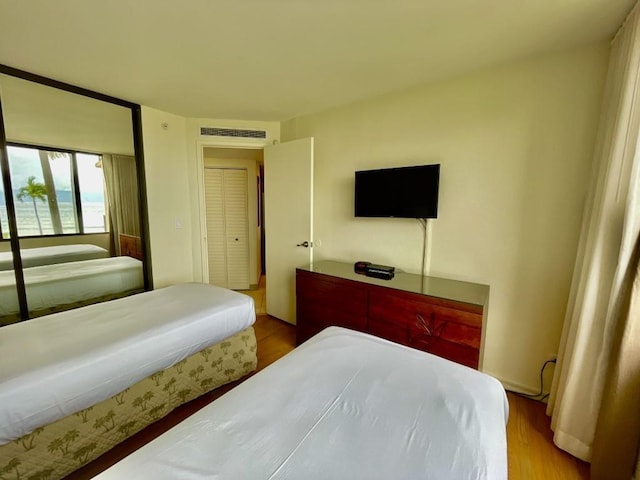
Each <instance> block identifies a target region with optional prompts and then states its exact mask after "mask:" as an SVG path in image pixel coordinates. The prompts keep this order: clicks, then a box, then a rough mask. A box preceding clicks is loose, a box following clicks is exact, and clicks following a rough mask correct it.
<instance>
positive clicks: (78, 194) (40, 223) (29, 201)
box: [0, 145, 107, 237]
mask: <svg viewBox="0 0 640 480" xmlns="http://www.w3.org/2000/svg"><path fill="white" fill-rule="evenodd" d="M7 150H8V154H9V170H10V174H11V184H12V188H13V198H14V204H15V210H16V222H17V224H18V234H19V236H21V237H27V236H38V235H61V234H77V233H96V232H105V231H107V228H106V222H105V198H104V178H103V175H102V168H101V163H100V160H101V157H100V155H93V154H87V153H79V152H73V151H61V150H57V151H50V150H45V149H38V148H33V147H25V146H20V145H9V146H8V147H7ZM2 209H4V211H3V212H2V214H0V217H1V218H3V219H4V218H5V217H6V208H5V207H4V205H2ZM3 215H4V216H3ZM7 231H8V228H7ZM2 232H3V235H4V236H5V237H6V236H8V232H6V231H5V226H4V223H3V225H2Z"/></svg>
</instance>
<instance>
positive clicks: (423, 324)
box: [416, 313, 431, 335]
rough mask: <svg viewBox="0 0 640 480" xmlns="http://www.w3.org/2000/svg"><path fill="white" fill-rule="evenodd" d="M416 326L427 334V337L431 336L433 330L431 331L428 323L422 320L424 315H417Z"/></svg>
mask: <svg viewBox="0 0 640 480" xmlns="http://www.w3.org/2000/svg"><path fill="white" fill-rule="evenodd" d="M416 326H417V327H418V328H421V329H422V330H424V331H425V332H427V335H431V330H430V329H429V326H428V325H427V322H425V320H424V318H422V315H420V314H419V313H416Z"/></svg>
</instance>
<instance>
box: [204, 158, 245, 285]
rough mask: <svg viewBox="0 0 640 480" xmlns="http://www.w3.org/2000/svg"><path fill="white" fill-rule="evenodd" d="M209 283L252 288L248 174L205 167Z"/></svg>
mask: <svg viewBox="0 0 640 480" xmlns="http://www.w3.org/2000/svg"><path fill="white" fill-rule="evenodd" d="M204 181H205V202H206V221H207V249H208V256H209V283H211V284H213V285H218V286H221V287H226V288H231V289H235V290H246V289H248V288H249V225H248V223H249V222H248V220H249V219H248V205H247V171H246V170H244V169H223V168H205V174H204Z"/></svg>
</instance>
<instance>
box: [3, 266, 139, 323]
mask: <svg viewBox="0 0 640 480" xmlns="http://www.w3.org/2000/svg"><path fill="white" fill-rule="evenodd" d="M23 275H24V282H25V287H26V292H27V303H28V306H29V311H30V312H42V311H44V312H45V313H48V312H46V311H47V310H48V309H55V308H58V307H66V306H69V305H74V304H76V303H79V302H86V301H92V300H94V299H101V298H103V297H107V296H109V295H119V294H122V295H125V294H129V293H134V292H139V291H142V289H143V288H144V274H143V271H142V262H141V261H140V260H136V259H135V258H131V257H108V258H98V259H93V260H82V261H77V262H65V263H56V264H52V265H41V266H37V267H29V268H25V269H24V270H23ZM19 311H20V308H19V304H18V297H17V295H16V280H15V275H14V272H13V271H12V270H5V271H0V317H10V316H11V315H14V316H15V315H17V314H18V313H19Z"/></svg>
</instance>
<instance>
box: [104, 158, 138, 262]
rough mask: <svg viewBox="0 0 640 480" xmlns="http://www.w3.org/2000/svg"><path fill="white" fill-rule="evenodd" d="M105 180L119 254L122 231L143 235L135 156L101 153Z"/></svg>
mask: <svg viewBox="0 0 640 480" xmlns="http://www.w3.org/2000/svg"><path fill="white" fill-rule="evenodd" d="M102 168H103V169H104V182H105V186H106V191H107V204H108V206H109V224H110V227H111V236H112V241H113V244H114V247H115V251H116V254H117V255H119V254H120V234H121V233H124V234H127V235H134V236H136V237H139V236H140V207H139V200H138V175H137V171H136V160H135V158H134V157H128V156H125V155H106V154H104V155H102Z"/></svg>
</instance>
